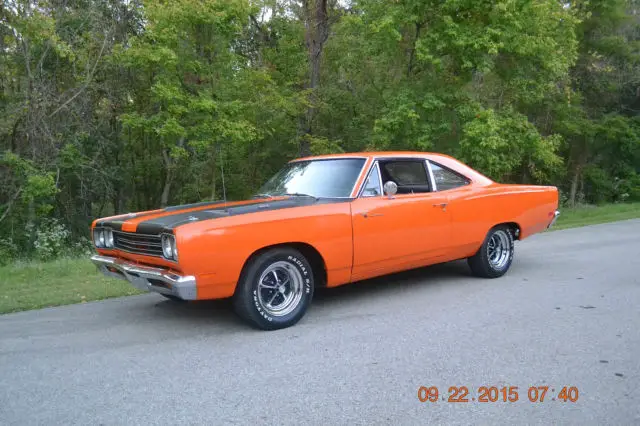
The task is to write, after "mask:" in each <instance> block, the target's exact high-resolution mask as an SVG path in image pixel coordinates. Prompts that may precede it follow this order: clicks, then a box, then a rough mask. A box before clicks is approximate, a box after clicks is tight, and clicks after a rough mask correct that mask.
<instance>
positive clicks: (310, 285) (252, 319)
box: [233, 247, 314, 330]
mask: <svg viewBox="0 0 640 426" xmlns="http://www.w3.org/2000/svg"><path fill="white" fill-rule="evenodd" d="M274 271H275V272H274ZM274 276H275V278H273V277H274ZM287 280H288V281H287ZM287 283H288V284H287ZM268 286H273V287H268ZM313 289H314V280H313V271H312V269H311V265H310V264H309V262H308V261H307V259H306V258H305V257H304V256H303V255H302V253H300V252H299V251H298V250H295V249H293V248H289V247H278V248H274V249H270V250H267V251H265V252H263V253H261V254H259V255H257V256H256V257H254V258H253V259H251V260H250V261H249V262H248V263H247V265H245V267H244V270H243V271H242V274H241V276H240V281H239V282H238V286H237V288H236V292H235V294H234V296H233V306H234V309H235V311H236V313H237V314H238V316H240V317H241V318H242V319H244V320H245V321H247V322H249V323H250V324H251V325H253V326H255V327H257V328H259V329H262V330H277V329H280V328H286V327H291V326H292V325H294V324H296V323H297V322H298V321H300V319H301V318H302V317H303V316H304V314H305V313H306V311H307V308H308V307H309V304H310V303H311V299H312V298H313ZM287 291H288V292H289V293H287ZM290 297H291V299H289V298H290ZM267 299H270V302H269V301H268V300H267ZM287 300H289V302H288V303H289V304H287ZM273 302H275V303H273ZM278 302H281V303H278ZM276 309H281V311H278V312H276V311H275V310H276Z"/></svg>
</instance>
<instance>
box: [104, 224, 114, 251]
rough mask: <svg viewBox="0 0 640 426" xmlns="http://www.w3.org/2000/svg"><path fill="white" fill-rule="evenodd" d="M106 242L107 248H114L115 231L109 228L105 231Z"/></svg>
mask: <svg viewBox="0 0 640 426" xmlns="http://www.w3.org/2000/svg"><path fill="white" fill-rule="evenodd" d="M104 242H105V246H106V247H107V248H113V230H111V229H109V228H107V229H105V230H104Z"/></svg>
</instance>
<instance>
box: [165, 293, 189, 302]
mask: <svg viewBox="0 0 640 426" xmlns="http://www.w3.org/2000/svg"><path fill="white" fill-rule="evenodd" d="M158 294H159V295H160V296H164V297H166V298H167V299H169V300H171V301H172V302H180V303H182V302H186V300H184V299H180V298H179V297H178V296H174V295H172V294H162V293H158Z"/></svg>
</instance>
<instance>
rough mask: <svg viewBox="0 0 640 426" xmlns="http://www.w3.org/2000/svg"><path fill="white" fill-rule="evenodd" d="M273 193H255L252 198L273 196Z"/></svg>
mask: <svg viewBox="0 0 640 426" xmlns="http://www.w3.org/2000/svg"><path fill="white" fill-rule="evenodd" d="M273 197H274V195H273V194H267V193H266V192H265V193H263V194H256V195H254V196H253V198H273Z"/></svg>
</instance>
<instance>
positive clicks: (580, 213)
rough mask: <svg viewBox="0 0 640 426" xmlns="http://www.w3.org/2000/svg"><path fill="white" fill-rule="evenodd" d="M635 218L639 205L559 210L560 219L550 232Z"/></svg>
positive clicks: (609, 205) (607, 205)
mask: <svg viewBox="0 0 640 426" xmlns="http://www.w3.org/2000/svg"><path fill="white" fill-rule="evenodd" d="M637 218H640V203H627V204H605V205H602V206H580V207H574V208H560V217H559V218H558V221H557V222H556V223H555V225H554V226H553V227H552V228H551V231H554V230H559V229H567V228H576V227H579V226H587V225H595V224H598V223H608V222H616V221H619V220H626V219H637Z"/></svg>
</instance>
